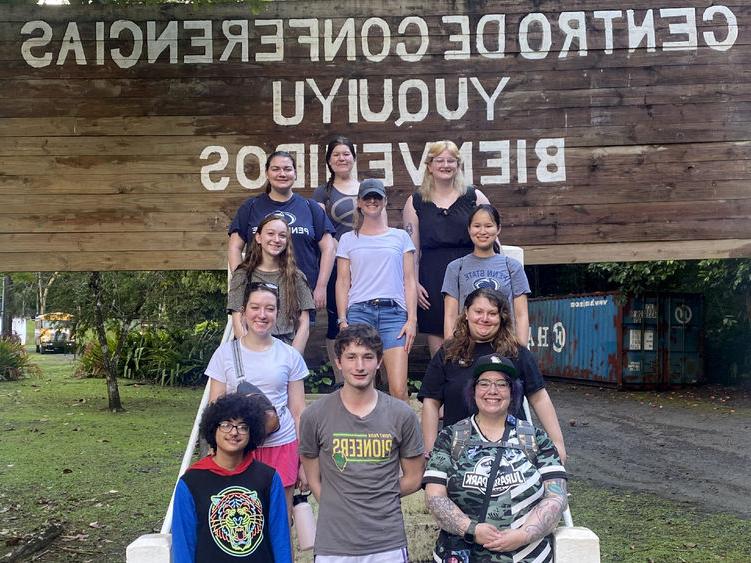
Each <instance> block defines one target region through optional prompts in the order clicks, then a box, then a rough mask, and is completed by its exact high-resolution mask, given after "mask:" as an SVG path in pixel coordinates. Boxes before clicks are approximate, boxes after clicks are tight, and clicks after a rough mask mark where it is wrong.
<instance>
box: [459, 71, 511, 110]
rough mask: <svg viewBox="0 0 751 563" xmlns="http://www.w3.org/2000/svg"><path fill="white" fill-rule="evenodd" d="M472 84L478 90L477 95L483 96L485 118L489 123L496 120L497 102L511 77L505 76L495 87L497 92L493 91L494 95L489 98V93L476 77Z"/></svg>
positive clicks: (472, 78)
mask: <svg viewBox="0 0 751 563" xmlns="http://www.w3.org/2000/svg"><path fill="white" fill-rule="evenodd" d="M469 80H470V82H472V86H474V87H475V90H477V93H478V94H480V96H482V99H483V100H485V117H486V119H487V120H488V121H493V119H494V118H495V117H494V116H495V101H496V100H497V99H498V96H499V95H500V94H501V91H502V90H503V89H504V88H505V87H506V84H508V81H509V77H508V76H504V77H502V78H501V80H500V81H499V82H498V86H496V87H495V90H493V95H491V96H488V93H487V92H486V91H485V88H483V86H482V83H481V82H480V80H479V79H478V78H476V77H474V76H473V77H471V78H470V79H469Z"/></svg>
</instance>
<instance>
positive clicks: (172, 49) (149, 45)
mask: <svg viewBox="0 0 751 563" xmlns="http://www.w3.org/2000/svg"><path fill="white" fill-rule="evenodd" d="M165 49H169V62H170V64H173V65H174V64H177V22H176V21H175V20H172V21H168V22H167V25H166V26H165V27H164V30H162V32H161V33H160V34H159V37H157V36H156V22H155V21H147V22H146V58H147V60H148V61H149V63H150V64H151V63H153V62H154V61H156V60H157V58H159V55H161V54H162V53H163V52H164V50H165Z"/></svg>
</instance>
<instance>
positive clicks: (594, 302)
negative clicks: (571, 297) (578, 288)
mask: <svg viewBox="0 0 751 563" xmlns="http://www.w3.org/2000/svg"><path fill="white" fill-rule="evenodd" d="M607 304H608V300H607V299H606V298H602V299H585V300H583V301H572V302H571V305H570V306H571V308H572V309H580V308H582V307H604V306H605V305H607Z"/></svg>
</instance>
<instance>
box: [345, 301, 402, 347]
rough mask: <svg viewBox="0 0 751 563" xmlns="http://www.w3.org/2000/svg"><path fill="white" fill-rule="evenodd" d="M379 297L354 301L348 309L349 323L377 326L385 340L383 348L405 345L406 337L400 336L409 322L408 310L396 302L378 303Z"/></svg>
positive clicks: (382, 338)
mask: <svg viewBox="0 0 751 563" xmlns="http://www.w3.org/2000/svg"><path fill="white" fill-rule="evenodd" d="M377 301H378V300H377V299H373V300H372V301H363V302H361V303H353V304H352V305H350V307H349V309H347V323H348V324H356V323H364V324H368V325H371V326H373V327H375V329H376V330H377V331H378V334H379V335H380V336H381V340H383V349H384V350H388V349H389V348H398V347H399V346H404V342H405V337H404V336H402V337H401V338H398V336H399V333H400V332H401V330H402V328H404V323H406V322H407V311H405V310H404V309H402V308H401V307H400V306H399V305H396V304H389V305H384V304H376V303H374V302H377Z"/></svg>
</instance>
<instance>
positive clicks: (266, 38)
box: [255, 20, 284, 62]
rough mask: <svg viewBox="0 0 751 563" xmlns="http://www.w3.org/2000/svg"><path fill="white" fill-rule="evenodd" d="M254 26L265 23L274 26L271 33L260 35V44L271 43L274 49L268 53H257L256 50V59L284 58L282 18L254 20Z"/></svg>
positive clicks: (267, 60)
mask: <svg viewBox="0 0 751 563" xmlns="http://www.w3.org/2000/svg"><path fill="white" fill-rule="evenodd" d="M255 25H256V27H261V26H265V25H269V26H274V27H276V32H275V33H274V34H273V35H261V36H260V40H261V45H273V46H274V50H273V51H272V52H270V53H259V52H258V51H256V61H258V62H273V61H277V62H278V61H283V60H284V35H283V34H282V20H256V21H255Z"/></svg>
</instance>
